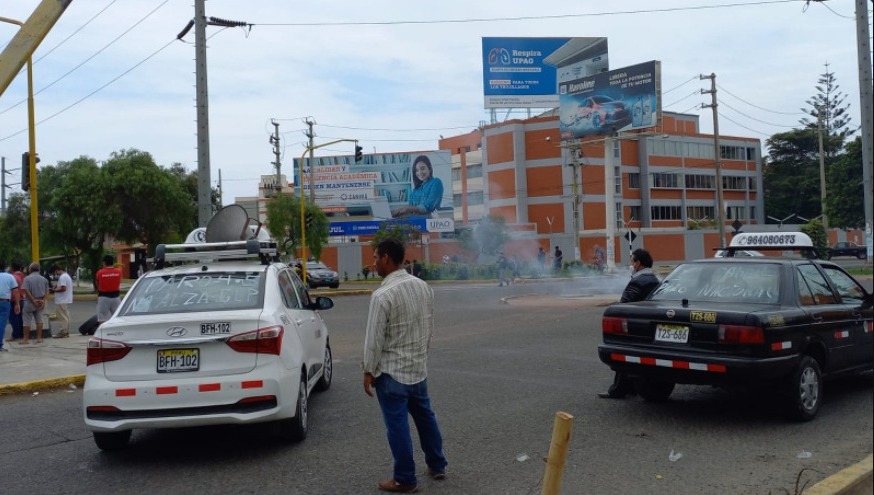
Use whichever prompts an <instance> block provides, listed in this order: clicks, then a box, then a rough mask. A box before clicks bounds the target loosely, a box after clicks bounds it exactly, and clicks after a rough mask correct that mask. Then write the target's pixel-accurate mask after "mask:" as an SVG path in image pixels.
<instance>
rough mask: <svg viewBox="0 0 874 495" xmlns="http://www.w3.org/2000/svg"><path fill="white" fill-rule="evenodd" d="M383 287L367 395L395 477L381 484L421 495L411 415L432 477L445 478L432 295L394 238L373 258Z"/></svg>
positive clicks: (370, 338) (367, 362)
mask: <svg viewBox="0 0 874 495" xmlns="http://www.w3.org/2000/svg"><path fill="white" fill-rule="evenodd" d="M373 259H374V260H375V266H376V272H377V273H378V274H379V276H380V277H383V278H384V280H383V281H382V285H381V286H380V287H379V288H378V289H376V290H375V291H373V295H372V296H371V298H370V311H369V314H368V317H367V327H366V333H365V337H364V360H363V363H362V365H363V368H364V392H365V393H366V394H367V395H368V396H370V397H373V389H374V388H375V389H376V397H377V399H378V400H379V407H380V409H381V410H382V418H383V421H384V422H385V428H386V436H387V437H388V444H389V448H390V449H391V453H392V456H393V457H394V475H393V476H392V478H390V479H386V480H382V481H380V482H379V485H378V486H379V488H380V489H381V490H384V491H387V492H396V493H412V492H415V491H417V489H418V483H417V480H416V463H415V460H414V457H413V442H412V439H411V438H410V424H409V416H412V417H413V422H414V423H415V424H416V431H417V432H418V433H419V445H420V446H421V448H422V451H423V452H424V453H425V463H426V464H427V465H428V474H429V475H430V476H431V477H432V478H434V479H438V480H439V479H443V478H445V476H446V457H445V455H444V454H443V436H442V435H441V434H440V428H439V426H438V425H437V417H436V416H435V415H434V412H433V411H432V410H431V399H430V398H429V396H428V381H427V378H428V371H427V360H428V348H429V347H430V345H431V337H432V335H433V334H434V292H433V291H432V290H431V287H429V286H428V284H427V283H425V282H424V281H422V280H419V279H417V278H415V277H413V276H411V275H409V274H407V273H406V272H405V271H404V270H403V269H402V261H403V259H404V246H403V244H401V243H400V242H398V241H397V240H396V239H386V240H384V241H382V242H380V243H379V245H378V246H377V247H376V250H375V251H374V253H373Z"/></svg>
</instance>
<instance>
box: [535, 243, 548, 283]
mask: <svg viewBox="0 0 874 495" xmlns="http://www.w3.org/2000/svg"><path fill="white" fill-rule="evenodd" d="M537 263H538V264H539V265H540V273H538V275H540V276H541V277H542V276H544V275H546V251H544V250H543V246H541V247H539V248H537Z"/></svg>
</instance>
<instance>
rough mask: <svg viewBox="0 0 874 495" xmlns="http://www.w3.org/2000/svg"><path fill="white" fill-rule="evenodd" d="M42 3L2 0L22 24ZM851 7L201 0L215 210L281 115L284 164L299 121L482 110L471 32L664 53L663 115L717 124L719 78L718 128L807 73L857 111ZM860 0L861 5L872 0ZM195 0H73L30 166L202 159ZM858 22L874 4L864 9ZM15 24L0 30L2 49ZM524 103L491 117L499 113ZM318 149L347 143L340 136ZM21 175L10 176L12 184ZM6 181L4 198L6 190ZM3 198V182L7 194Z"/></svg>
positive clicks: (471, 119) (430, 123)
mask: <svg viewBox="0 0 874 495" xmlns="http://www.w3.org/2000/svg"><path fill="white" fill-rule="evenodd" d="M38 4H39V0H14V1H13V0H4V1H3V2H2V4H0V16H3V17H9V18H13V19H18V20H22V21H23V20H26V19H27V18H28V17H29V16H30V14H31V13H32V12H33V10H34V9H35V8H36V6H37V5H38ZM854 6H855V1H854V0H830V1H828V2H826V3H817V2H811V3H810V4H809V5H808V3H807V2H805V1H803V0H771V1H768V0H764V1H755V0H722V1H719V0H663V1H660V2H652V1H650V0H623V1H615V2H606V1H599V2H594V1H590V0H580V1H576V2H568V1H567V0H563V1H556V0H539V1H536V2H507V1H498V0H476V1H470V0H466V1H459V0H440V1H399V0H395V1H389V0H368V1H363V2H362V1H351V0H321V1H316V2H302V1H293V0H252V1H247V2H243V1H239V0H209V1H207V2H206V14H207V16H215V17H219V18H223V19H231V20H236V21H245V22H247V23H249V24H251V26H250V27H246V28H221V27H215V26H210V27H208V28H207V35H208V37H209V41H208V55H207V59H208V70H209V102H210V103H209V109H210V113H209V126H210V138H211V144H210V155H211V170H212V172H211V177H212V181H213V184H214V185H216V184H217V183H218V178H219V171H221V177H222V187H223V191H224V202H225V204H228V203H231V202H233V198H234V197H238V196H254V195H256V194H257V184H258V181H259V179H260V176H261V175H267V174H273V173H275V171H274V168H273V166H272V165H271V162H272V161H273V153H272V147H271V144H270V143H269V141H268V136H269V134H270V133H272V132H273V126H272V125H271V119H275V120H276V121H277V122H279V124H280V132H281V135H282V140H281V143H282V149H283V157H282V159H283V173H285V174H287V175H290V169H291V162H292V159H293V158H294V157H300V155H301V153H302V152H303V149H304V148H303V146H304V144H303V142H304V140H305V139H306V138H305V137H304V136H303V134H302V131H303V129H304V128H305V126H304V125H303V118H305V117H311V118H312V119H313V120H315V122H316V123H317V125H316V127H315V130H316V134H317V139H316V142H317V143H323V142H327V141H330V140H332V139H337V138H352V139H359V140H360V141H361V144H362V145H363V146H364V149H365V152H366V153H371V152H374V151H376V152H396V151H415V150H431V149H435V148H436V147H437V140H438V139H439V136H440V135H443V136H446V137H448V136H451V135H455V134H460V133H464V132H468V131H469V130H471V129H473V128H475V127H477V125H478V124H479V122H480V121H483V120H486V121H487V120H488V119H489V118H490V117H489V112H488V111H487V110H485V109H484V108H483V88H482V55H481V46H482V45H481V38H482V37H484V36H485V37H526V36H532V37H543V36H555V37H576V36H584V37H589V36H606V37H607V38H608V40H609V60H610V68H611V69H616V68H621V67H624V66H628V65H634V64H637V63H641V62H645V61H649V60H660V61H661V63H662V87H663V89H664V97H663V105H664V109H665V110H670V111H676V112H686V113H692V114H698V115H701V130H702V131H703V132H706V133H710V132H712V114H711V111H710V109H701V104H702V103H704V104H707V103H710V95H702V94H701V93H700V90H701V89H702V88H705V89H706V88H708V87H709V81H700V80H699V78H698V76H699V75H700V74H710V73H715V74H716V76H717V85H718V96H719V103H720V106H719V110H720V112H719V113H720V115H719V128H720V133H721V134H724V135H734V136H745V137H755V138H759V139H762V140H764V139H766V138H767V137H769V136H770V135H772V134H774V133H777V132H784V131H787V130H789V129H791V128H793V127H796V126H797V125H798V124H797V123H798V120H799V119H800V118H802V117H804V114H802V113H801V111H800V109H801V108H802V107H807V105H806V104H805V101H806V100H808V99H809V98H810V97H811V96H813V95H814V94H816V92H817V91H816V85H817V80H818V79H819V78H820V75H821V74H822V73H824V72H825V71H826V65H825V64H828V71H830V72H833V73H834V75H835V77H836V79H837V82H838V84H839V86H840V89H839V90H840V92H842V93H843V94H844V95H845V96H846V97H847V99H846V102H847V103H849V104H850V110H851V115H852V125H853V126H858V125H860V124H861V121H860V118H859V89H858V88H859V81H858V73H857V58H856V47H857V43H856V27H855V20H854ZM869 8H870V6H869ZM193 16H194V4H193V1H192V0H73V1H72V3H71V4H70V7H69V8H68V9H67V11H66V12H65V13H64V14H63V16H62V17H61V18H60V20H59V21H58V23H57V24H56V25H55V27H54V28H53V29H52V31H51V32H50V33H49V34H48V36H47V37H46V38H45V40H44V41H43V42H42V44H41V45H40V47H39V48H38V49H37V51H36V53H35V54H34V57H33V59H34V81H35V82H34V86H35V91H36V92H37V94H36V97H35V101H36V120H37V122H38V125H37V137H36V140H37V150H38V152H39V154H40V158H41V160H42V162H41V163H40V166H42V165H46V164H55V163H57V162H58V161H67V160H72V159H74V158H76V157H79V156H82V155H86V156H89V157H92V158H95V159H97V160H98V161H103V160H106V159H107V158H108V157H109V155H110V153H112V152H113V151H118V150H120V149H127V148H136V149H140V150H143V151H147V152H149V153H151V154H152V155H153V156H154V157H155V160H156V162H157V163H158V164H159V165H164V166H169V165H170V164H172V163H174V162H180V163H182V164H183V165H185V166H186V167H187V168H188V169H190V170H195V169H196V168H197V149H196V146H197V141H196V121H195V119H196V110H195V107H194V98H195V87H194V85H195V78H194V44H193V43H194V30H193V29H192V30H191V32H189V33H188V35H186V36H185V37H184V38H183V40H182V41H179V40H176V35H177V34H178V33H179V32H180V31H181V30H182V29H183V28H184V27H185V24H186V23H187V22H188V21H189V20H190V19H191V18H192V17H193ZM869 23H870V12H869ZM17 29H18V28H17V27H16V26H13V25H10V24H0V47H5V45H6V44H7V43H8V41H9V40H10V39H11V38H12V36H14V34H15V32H16V30H17ZM26 98H27V86H26V77H25V73H24V72H22V73H21V74H20V75H19V77H18V78H16V79H15V81H14V82H13V83H12V85H11V86H10V87H9V88H8V89H7V91H6V92H5V93H4V94H2V95H0V156H4V157H6V163H7V167H9V168H16V167H18V166H19V165H20V156H21V153H22V152H23V151H25V150H26V149H27V132H26V127H27V105H26V103H25V100H26ZM523 116H524V110H519V111H518V112H513V113H508V112H507V110H502V111H498V120H505V119H507V118H515V117H523ZM319 153H320V154H323V155H333V154H351V153H352V144H351V143H346V144H339V145H332V146H329V147H326V148H323V149H322V150H319ZM18 173H19V172H18V171H14V172H13V174H12V175H11V176H7V181H8V182H18V181H19V176H18ZM18 190H19V189H18V188H17V186H15V187H13V188H12V189H10V190H9V191H18ZM7 194H8V192H7Z"/></svg>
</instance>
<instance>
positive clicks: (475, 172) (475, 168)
mask: <svg viewBox="0 0 874 495" xmlns="http://www.w3.org/2000/svg"><path fill="white" fill-rule="evenodd" d="M482 176H483V165H482V163H477V164H476V165H468V167H467V178H468V179H476V178H477V177H482Z"/></svg>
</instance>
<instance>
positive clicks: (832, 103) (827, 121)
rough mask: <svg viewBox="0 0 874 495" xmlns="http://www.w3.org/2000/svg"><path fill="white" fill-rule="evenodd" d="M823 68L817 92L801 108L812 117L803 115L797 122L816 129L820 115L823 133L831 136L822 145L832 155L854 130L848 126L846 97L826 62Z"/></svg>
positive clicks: (848, 105) (848, 106)
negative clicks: (806, 106)
mask: <svg viewBox="0 0 874 495" xmlns="http://www.w3.org/2000/svg"><path fill="white" fill-rule="evenodd" d="M825 70H826V72H825V73H823V74H820V77H819V81H818V83H817V85H816V90H817V91H818V93H817V94H816V95H814V96H812V97H811V98H810V99H809V100H807V101H806V102H805V103H807V104H808V105H810V107H809V108H802V109H801V110H802V111H803V112H804V113H806V114H808V115H810V116H811V117H813V119H812V120H811V119H808V118H806V117H805V118H803V119H801V120H799V123H800V124H801V125H803V126H804V127H805V128H807V129H811V130H813V131H816V130H817V128H818V120H819V116H820V115H822V127H823V133H824V135H826V136H829V137H830V138H831V139H827V140H825V141H824V143H823V147H824V148H825V151H826V154H827V155H829V156H834V155H835V154H836V153H838V152H839V151H840V150H841V148H842V147H843V145H844V142H845V141H846V139H847V138H848V137H850V136H851V135H852V134H853V133H854V132H855V130H854V129H850V127H849V126H850V115H849V110H850V104H849V103H846V104H844V100H846V99H847V97H846V95H844V94H843V93H842V92H841V91H840V86H838V84H837V83H836V82H835V75H834V72H829V71H828V64H825Z"/></svg>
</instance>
